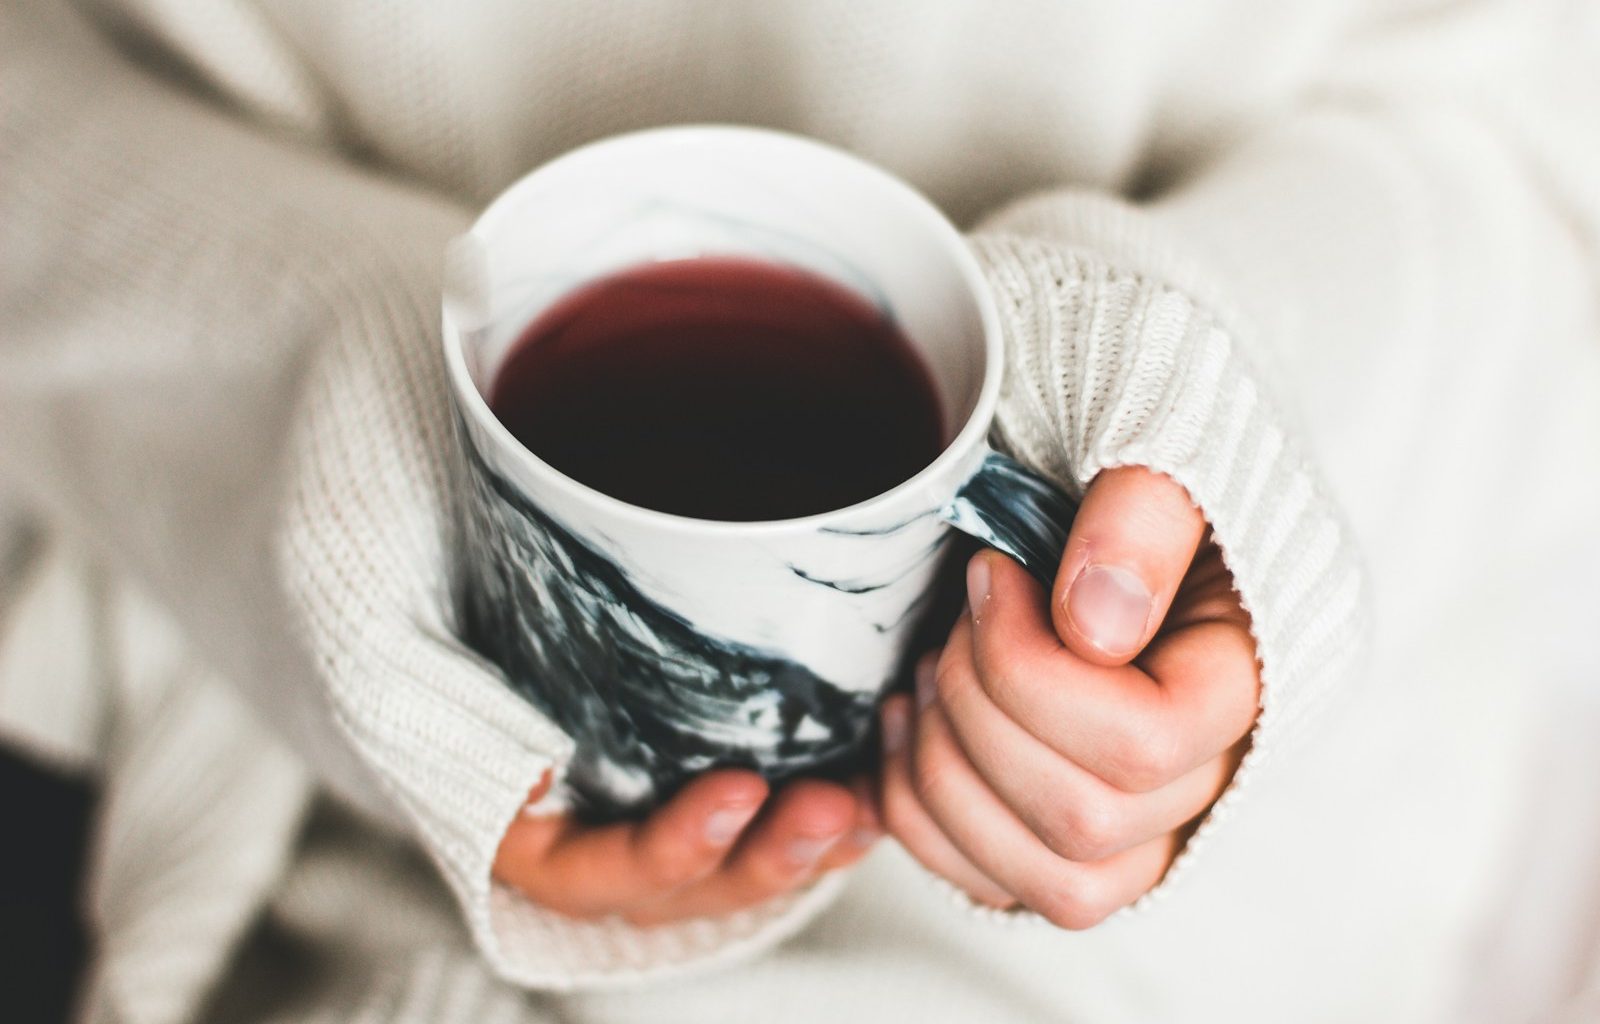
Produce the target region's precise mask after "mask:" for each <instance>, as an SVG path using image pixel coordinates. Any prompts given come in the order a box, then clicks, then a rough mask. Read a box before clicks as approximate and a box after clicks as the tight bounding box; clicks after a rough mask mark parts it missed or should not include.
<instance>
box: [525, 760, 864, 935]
mask: <svg viewBox="0 0 1600 1024" xmlns="http://www.w3.org/2000/svg"><path fill="white" fill-rule="evenodd" d="M548 788H549V780H548V777H547V778H546V780H545V782H544V783H542V784H541V785H540V786H539V787H538V788H536V789H535V790H534V791H533V793H532V794H530V795H529V800H528V802H529V804H530V805H532V804H533V803H534V802H536V801H537V800H538V799H539V798H540V797H542V796H543V795H544V791H545V790H546V789H548ZM769 796H770V799H769ZM881 834H882V827H881V826H880V825H879V823H878V818H877V813H876V811H875V809H874V804H873V800H872V798H871V794H870V791H869V790H868V789H867V788H866V787H865V786H858V787H857V788H856V791H855V792H852V790H850V789H847V788H845V787H844V786H841V785H838V784H836V783H831V782H823V781H820V780H815V779H802V780H799V781H795V782H790V783H788V784H786V785H784V786H783V787H782V788H780V789H779V790H778V791H777V792H776V793H769V790H768V786H767V783H766V782H765V781H764V780H763V779H762V778H761V777H760V776H759V775H757V774H755V773H754V772H750V771H742V770H734V769H726V770H721V771H714V772H708V773H707V774H705V775H703V776H701V777H700V778H698V779H695V780H694V781H693V782H691V783H689V785H687V786H685V787H684V788H683V790H682V791H680V792H679V793H678V794H677V795H676V796H674V797H673V798H672V799H671V800H670V801H669V802H668V803H667V804H665V805H664V806H662V807H661V808H660V809H658V810H656V811H655V812H654V813H652V814H651V815H650V816H649V817H648V818H646V819H645V820H643V821H638V822H622V823H619V824H613V825H600V826H585V825H582V824H580V823H578V822H577V821H575V820H573V819H572V818H571V817H570V816H569V815H541V816H534V815H531V814H523V815H522V816H520V817H518V818H517V820H516V821H515V822H513V823H512V825H511V827H510V828H509V829H507V830H506V834H505V838H504V839H502V840H501V842H500V849H499V852H498V854H497V855H496V857H495V864H494V874H495V877H496V878H498V879H499V880H500V881H502V882H504V883H506V884H507V885H510V886H512V887H513V888H516V889H518V890H520V891H521V892H522V893H523V894H525V895H526V896H527V897H528V898H529V899H530V900H532V901H533V902H535V903H537V904H539V905H540V906H541V907H544V908H546V909H549V910H553V911H556V912H557V913H560V914H564V915H566V916H568V917H574V918H579V919H591V918H600V917H608V916H612V915H620V916H621V917H623V918H624V919H626V920H627V921H629V922H630V923H632V924H636V925H657V924H667V923H670V922H674V921H680V920H684V919H687V918H696V917H717V916H721V915H724V914H729V913H732V912H734V911H736V910H742V909H744V908H746V907H751V906H754V905H756V904H759V903H764V902H766V901H767V900H770V899H772V898H774V897H776V896H781V895H783V894H784V893H787V892H790V891H793V890H795V889H799V888H801V887H803V886H805V885H807V884H808V883H810V882H811V881H813V880H814V879H816V878H817V877H818V876H819V875H821V874H822V873H824V872H827V871H832V870H834V869H836V868H841V867H845V866H846V865H849V864H852V863H854V862H856V861H857V860H860V859H861V857H862V856H863V855H864V854H865V853H866V852H867V850H868V849H869V848H870V847H871V846H872V844H873V843H874V842H875V841H876V840H877V839H878V837H879V836H880V835H881Z"/></svg>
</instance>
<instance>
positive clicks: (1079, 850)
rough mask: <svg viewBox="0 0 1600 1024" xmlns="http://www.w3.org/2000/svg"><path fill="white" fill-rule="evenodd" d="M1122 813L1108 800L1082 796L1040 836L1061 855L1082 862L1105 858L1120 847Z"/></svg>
mask: <svg viewBox="0 0 1600 1024" xmlns="http://www.w3.org/2000/svg"><path fill="white" fill-rule="evenodd" d="M1122 837H1123V823H1122V816H1121V815H1120V814H1119V813H1118V811H1117V808H1116V807H1114V806H1113V805H1112V803H1111V802H1110V801H1109V800H1106V799H1103V798H1090V799H1079V800H1076V801H1074V802H1073V803H1071V804H1069V805H1068V806H1066V807H1063V808H1061V809H1060V811H1058V812H1057V813H1056V814H1055V815H1054V816H1053V817H1052V818H1051V819H1050V828H1049V830H1048V832H1047V833H1046V834H1045V835H1041V836H1040V837H1039V838H1040V839H1041V840H1043V842H1044V844H1045V845H1046V846H1047V847H1049V848H1050V851H1051V852H1052V853H1054V854H1056V856H1058V857H1063V858H1065V859H1067V860H1070V861H1077V862H1080V863H1086V862H1092V861H1098V860H1104V859H1105V858H1107V857H1109V856H1111V855H1112V854H1114V853H1116V852H1117V850H1119V849H1120V848H1121V845H1120V844H1121V840H1122Z"/></svg>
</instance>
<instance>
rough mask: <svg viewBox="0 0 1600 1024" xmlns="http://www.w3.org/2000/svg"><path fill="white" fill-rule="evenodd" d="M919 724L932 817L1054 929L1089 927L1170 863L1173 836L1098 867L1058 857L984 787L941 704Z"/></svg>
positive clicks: (919, 758)
mask: <svg viewBox="0 0 1600 1024" xmlns="http://www.w3.org/2000/svg"><path fill="white" fill-rule="evenodd" d="M917 721H918V725H917V740H916V744H917V746H916V753H915V755H914V759H913V769H912V770H913V779H914V783H915V786H916V793H917V796H918V798H919V799H920V801H921V803H922V805H923V806H924V807H925V808H926V809H927V811H928V814H929V816H930V817H932V819H933V820H934V822H935V823H936V824H937V825H938V827H939V829H940V830H941V831H942V832H943V833H944V834H945V836H946V837H947V838H948V839H949V840H950V843H951V845H953V846H954V847H955V848H956V849H957V850H958V851H960V853H961V854H962V855H963V856H964V857H965V858H966V859H967V860H968V861H969V862H970V863H971V864H972V865H973V866H974V867H976V868H977V869H978V870H980V871H982V872H983V873H984V874H985V875H987V876H988V877H990V878H992V879H994V880H995V882H996V883H997V884H998V885H1000V886H1001V887H1003V888H1004V889H1005V890H1007V891H1008V892H1010V893H1012V894H1013V895H1014V896H1016V898H1017V899H1018V900H1019V901H1020V902H1021V903H1022V904H1023V905H1024V906H1025V907H1027V908H1028V909H1030V910H1032V911H1034V912H1035V913H1037V914H1039V915H1041V916H1042V917H1044V918H1045V919H1046V920H1048V921H1050V922H1051V923H1053V924H1056V925H1058V926H1060V927H1062V928H1070V929H1074V930H1077V929H1083V928H1089V927H1092V926H1094V925H1096V924H1098V923H1099V922H1101V921H1103V920H1105V918H1106V917H1108V916H1110V915H1111V914H1112V913H1114V912H1115V911H1117V910H1118V909H1120V908H1122V907H1124V906H1126V905H1127V904H1129V903H1132V902H1133V901H1134V900H1136V899H1138V898H1139V897H1140V896H1142V895H1143V894H1144V893H1146V892H1148V891H1149V890H1150V889H1151V888H1153V887H1154V886H1155V885H1156V883H1157V882H1159V881H1160V880H1161V877H1162V875H1164V874H1165V873H1166V870H1167V867H1168V866H1169V865H1170V864H1171V863H1172V859H1173V857H1174V856H1175V855H1176V852H1177V849H1178V840H1177V838H1176V836H1174V835H1173V834H1171V833H1168V834H1165V835H1162V836H1159V837H1157V838H1155V839H1152V840H1150V841H1148V842H1145V843H1143V844H1140V845H1138V846H1134V847H1132V848H1131V849H1128V850H1124V851H1122V852H1121V853H1116V854H1113V855H1112V856H1110V857H1107V858H1105V859H1104V860H1100V861H1095V862H1093V863H1078V862H1074V861H1070V860H1066V859H1064V858H1062V857H1058V856H1056V855H1055V854H1054V853H1052V852H1051V851H1050V850H1049V849H1048V848H1047V847H1046V846H1045V845H1044V844H1043V843H1042V842H1041V841H1040V840H1039V839H1038V837H1037V836H1035V835H1034V834H1033V833H1032V832H1031V831H1029V829H1028V827H1027V826H1026V825H1025V824H1023V822H1022V821H1021V820H1020V819H1019V818H1018V817H1017V816H1016V815H1015V814H1013V813H1012V812H1011V811H1010V809H1008V808H1007V807H1006V806H1005V805H1004V804H1003V803H1001V802H1000V800H999V798H998V797H996V795H995V794H994V792H993V791H992V790H990V789H989V788H988V787H987V786H986V785H985V784H984V782H983V780H982V779H981V778H980V777H979V776H978V774H977V772H976V771H975V770H974V769H973V767H972V765H971V763H970V762H968V761H967V760H966V758H965V757H964V756H963V755H962V753H961V751H960V748H959V747H958V746H957V745H956V743H955V742H954V738H953V737H952V736H951V735H950V732H949V729H948V727H947V725H946V724H945V722H944V714H943V712H942V710H941V709H940V707H939V704H938V701H932V702H930V703H929V704H928V705H927V706H926V707H925V708H924V709H923V711H922V712H921V714H920V715H919V716H918V720H917Z"/></svg>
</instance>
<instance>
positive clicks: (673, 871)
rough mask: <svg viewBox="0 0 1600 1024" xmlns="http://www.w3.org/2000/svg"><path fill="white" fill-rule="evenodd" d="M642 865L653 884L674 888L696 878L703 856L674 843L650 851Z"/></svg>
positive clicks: (647, 877)
mask: <svg viewBox="0 0 1600 1024" xmlns="http://www.w3.org/2000/svg"><path fill="white" fill-rule="evenodd" d="M642 867H643V869H644V875H645V878H646V879H647V880H648V881H649V883H650V884H651V885H652V886H655V887H656V888H661V889H672V888H676V887H677V886H680V885H683V884H684V883H686V882H690V881H693V880H694V878H695V876H696V875H698V874H699V873H700V868H701V858H700V857H698V856H696V855H695V853H694V851H693V850H690V849H686V848H682V847H679V846H677V845H676V844H674V845H671V846H666V847H662V848H658V849H655V850H652V851H650V852H649V853H648V854H647V855H646V856H645V857H644V858H643V864H642Z"/></svg>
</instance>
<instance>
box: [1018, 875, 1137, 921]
mask: <svg viewBox="0 0 1600 1024" xmlns="http://www.w3.org/2000/svg"><path fill="white" fill-rule="evenodd" d="M1097 888H1098V887H1097V886H1095V885H1094V884H1093V882H1092V881H1091V880H1089V879H1084V878H1073V879H1065V880H1061V879H1058V880H1057V882H1056V884H1055V885H1049V886H1043V887H1041V888H1040V889H1039V890H1038V891H1035V892H1030V893H1029V894H1028V896H1027V898H1026V899H1024V901H1023V902H1024V904H1025V905H1026V906H1027V907H1028V909H1030V910H1032V911H1033V912H1034V913H1036V914H1038V915H1039V916H1040V917H1042V918H1044V919H1045V920H1046V921H1049V922H1050V923H1051V924H1053V925H1055V926H1056V927H1057V928H1064V929H1066V930H1067V931H1073V932H1081V931H1084V930H1086V929H1089V928H1093V927H1094V926H1095V925H1097V924H1099V923H1100V922H1101V921H1104V920H1105V919H1106V918H1107V917H1109V916H1110V915H1111V911H1112V910H1114V909H1115V908H1114V907H1112V906H1110V905H1109V904H1108V901H1106V900H1105V899H1104V898H1103V897H1102V896H1100V894H1099V893H1098V892H1097V891H1096V890H1097Z"/></svg>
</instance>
